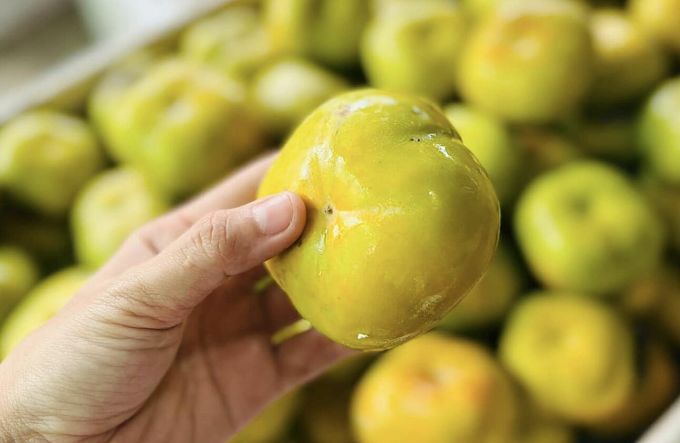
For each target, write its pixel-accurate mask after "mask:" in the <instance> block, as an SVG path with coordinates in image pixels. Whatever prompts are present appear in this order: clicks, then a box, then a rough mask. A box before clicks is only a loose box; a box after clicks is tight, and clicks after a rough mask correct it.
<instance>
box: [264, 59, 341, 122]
mask: <svg viewBox="0 0 680 443" xmlns="http://www.w3.org/2000/svg"><path fill="white" fill-rule="evenodd" d="M348 87H349V85H348V84H347V82H345V80H344V79H343V78H341V77H338V76H337V75H335V74H333V73H332V72H330V71H327V70H326V69H324V68H322V67H320V66H317V65H315V64H313V63H311V62H308V61H305V60H304V59H298V58H288V59H284V60H280V61H278V62H276V63H273V64H271V65H269V66H266V67H265V68H263V69H262V70H261V71H259V72H258V74H257V76H256V77H255V79H254V80H253V84H252V86H251V97H252V100H253V102H254V105H255V108H256V110H257V111H258V112H259V114H260V116H261V118H262V119H263V120H264V122H265V126H266V128H267V129H268V130H269V131H270V132H272V133H274V134H276V135H286V134H287V133H288V132H289V131H290V130H291V129H293V128H294V127H295V126H296V125H297V124H298V123H300V122H301V121H302V120H303V119H304V118H305V117H306V116H307V114H309V113H310V112H312V111H313V110H314V109H316V107H317V106H319V105H320V104H322V103H323V102H325V101H326V100H328V99H329V98H331V97H333V96H334V95H336V94H338V93H340V92H342V91H344V90H345V89H347V88H348Z"/></svg>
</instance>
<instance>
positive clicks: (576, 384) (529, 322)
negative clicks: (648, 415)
mask: <svg viewBox="0 0 680 443" xmlns="http://www.w3.org/2000/svg"><path fill="white" fill-rule="evenodd" d="M500 357H501V360H502V361H503V363H504V364H505V365H506V367H507V368H508V369H509V370H510V372H511V373H512V374H513V375H514V376H515V377H516V378H517V379H518V380H519V381H520V383H521V384H522V385H523V386H524V388H525V389H526V390H527V391H528V392H529V394H530V395H531V397H532V398H533V399H534V400H535V401H536V402H537V403H538V405H539V406H540V407H541V408H544V409H545V410H546V411H548V412H550V413H554V414H556V415H558V416H560V417H562V418H564V419H566V420H569V421H573V422H575V423H590V422H594V421H598V420H602V419H603V418H604V417H607V416H608V415H609V414H612V413H613V412H614V411H616V410H617V409H618V408H620V407H622V406H623V405H624V404H625V402H626V401H627V400H628V399H629V397H630V395H631V394H632V393H633V391H634V389H635V384H636V382H637V380H636V376H635V362H634V349H633V337H632V334H631V331H630V329H629V327H628V325H627V324H626V323H625V322H624V321H623V319H622V318H621V317H620V316H619V315H618V313H617V312H616V311H614V310H613V309H612V308H610V307H609V306H607V305H604V304H602V303H600V302H599V301H597V300H594V299H592V298H590V297H586V296H581V295H575V294H571V293H564V292H554V293H543V294H539V295H534V296H531V297H528V298H526V299H524V300H523V301H522V302H520V304H519V305H518V306H517V307H516V308H515V310H514V311H513V313H512V314H511V316H510V319H509V321H508V323H507V325H506V327H505V329H504V331H503V334H502V336H501V342H500Z"/></svg>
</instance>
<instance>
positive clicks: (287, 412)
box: [229, 391, 302, 443]
mask: <svg viewBox="0 0 680 443" xmlns="http://www.w3.org/2000/svg"><path fill="white" fill-rule="evenodd" d="M301 401H302V397H301V395H300V391H291V392H289V393H287V394H286V395H284V396H283V397H281V398H279V399H278V400H276V401H275V402H274V403H271V404H270V405H269V406H267V408H266V409H265V410H264V411H262V412H260V414H259V415H258V416H257V417H255V418H254V419H253V420H251V421H250V422H249V423H248V425H247V426H246V427H245V428H243V429H241V431H239V432H238V434H236V436H234V438H232V439H231V440H229V443H276V442H278V441H280V439H281V436H283V435H284V434H285V432H286V431H287V430H288V427H289V426H290V425H291V422H292V420H293V419H294V418H295V415H296V413H297V411H298V409H299V408H300V405H301Z"/></svg>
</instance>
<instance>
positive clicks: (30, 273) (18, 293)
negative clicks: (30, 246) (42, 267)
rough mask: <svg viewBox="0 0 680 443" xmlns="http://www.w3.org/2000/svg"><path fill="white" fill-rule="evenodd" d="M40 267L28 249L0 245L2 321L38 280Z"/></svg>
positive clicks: (0, 307)
mask: <svg viewBox="0 0 680 443" xmlns="http://www.w3.org/2000/svg"><path fill="white" fill-rule="evenodd" d="M38 275H39V269H38V266H37V264H36V263H35V262H34V261H33V258H32V257H31V256H30V255H28V254H27V253H26V251H24V250H22V249H19V248H16V247H13V246H0V323H1V322H2V320H3V319H4V318H5V315H6V314H7V312H9V310H10V309H11V308H12V306H14V304H15V303H16V302H17V301H19V300H20V299H21V297H23V296H24V295H25V294H26V293H27V292H28V291H29V290H30V289H31V288H32V287H33V285H35V283H36V282H37V281H38Z"/></svg>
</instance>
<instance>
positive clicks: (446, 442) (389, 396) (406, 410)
mask: <svg viewBox="0 0 680 443" xmlns="http://www.w3.org/2000/svg"><path fill="white" fill-rule="evenodd" d="M520 408H521V404H520V402H519V400H518V394H517V392H516V391H515V387H514V386H513V384H512V383H511V381H510V379H509V377H508V376H507V374H506V373H505V372H504V371H503V369H502V368H501V367H500V365H499V364H498V362H496V361H495V359H494V358H493V356H492V355H491V353H490V352H489V351H488V350H487V349H486V348H484V347H483V346H481V345H479V344H477V343H474V342H470V341H467V340H463V339H459V338H453V337H447V336H445V335H441V334H436V333H431V334H427V335H424V336H422V337H418V338H416V339H414V340H412V341H410V342H408V343H406V344H404V345H403V346H400V347H398V348H396V349H393V350H391V351H389V352H388V353H386V354H385V355H384V356H383V357H381V358H380V360H378V362H377V363H376V364H374V365H373V366H371V368H370V369H369V370H368V372H367V373H366V375H364V377H363V378H362V379H361V381H360V382H359V384H358V385H357V387H356V391H355V393H354V398H353V400H352V409H351V417H352V423H353V426H354V430H355V434H356V437H357V440H358V441H359V442H360V443H402V442H418V443H458V442H460V443H467V442H475V443H506V442H507V441H508V437H509V436H511V435H514V433H515V432H516V427H517V424H518V420H519V415H520Z"/></svg>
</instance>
